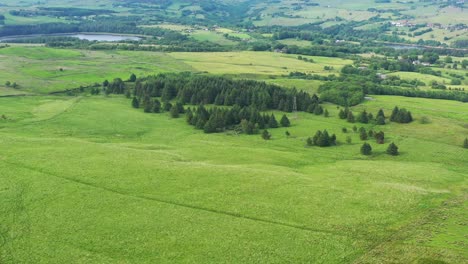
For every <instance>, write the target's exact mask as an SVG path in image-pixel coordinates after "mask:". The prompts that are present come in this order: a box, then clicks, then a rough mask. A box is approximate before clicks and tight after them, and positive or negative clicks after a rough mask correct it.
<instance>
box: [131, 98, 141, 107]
mask: <svg viewBox="0 0 468 264" xmlns="http://www.w3.org/2000/svg"><path fill="white" fill-rule="evenodd" d="M132 107H133V108H139V107H140V101H139V100H138V98H136V97H133V99H132Z"/></svg>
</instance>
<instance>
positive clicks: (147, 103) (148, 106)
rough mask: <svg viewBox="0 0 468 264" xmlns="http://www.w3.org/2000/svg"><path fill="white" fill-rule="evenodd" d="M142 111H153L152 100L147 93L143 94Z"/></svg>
mask: <svg viewBox="0 0 468 264" xmlns="http://www.w3.org/2000/svg"><path fill="white" fill-rule="evenodd" d="M143 111H145V113H151V111H153V102H152V101H151V98H150V97H149V96H148V95H145V97H144V98H143Z"/></svg>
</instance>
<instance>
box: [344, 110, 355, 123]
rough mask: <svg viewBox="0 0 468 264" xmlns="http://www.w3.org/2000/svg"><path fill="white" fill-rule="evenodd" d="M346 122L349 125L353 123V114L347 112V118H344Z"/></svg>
mask: <svg viewBox="0 0 468 264" xmlns="http://www.w3.org/2000/svg"><path fill="white" fill-rule="evenodd" d="M346 120H347V121H348V122H350V123H354V121H355V120H354V115H353V112H351V111H349V112H348V116H347V117H346Z"/></svg>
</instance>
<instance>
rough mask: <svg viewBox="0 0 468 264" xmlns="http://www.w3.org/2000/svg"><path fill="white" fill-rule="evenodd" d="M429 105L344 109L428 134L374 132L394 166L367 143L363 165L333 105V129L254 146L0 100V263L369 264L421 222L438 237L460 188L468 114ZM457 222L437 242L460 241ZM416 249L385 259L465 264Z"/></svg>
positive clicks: (296, 125)
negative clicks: (424, 121) (390, 149)
mask: <svg viewBox="0 0 468 264" xmlns="http://www.w3.org/2000/svg"><path fill="white" fill-rule="evenodd" d="M436 102H437V105H435V104H434V101H433V100H425V99H416V98H400V97H384V96H377V97H375V98H374V100H373V101H370V102H367V103H365V104H364V105H363V106H360V107H358V108H355V109H353V110H355V111H358V110H359V109H362V108H366V109H368V110H369V111H373V112H374V111H376V110H377V109H378V108H380V107H384V109H385V110H386V111H385V112H386V114H387V115H388V114H389V113H390V112H389V111H390V109H391V108H392V107H393V106H394V104H398V105H399V106H401V107H406V108H409V109H411V110H412V111H413V112H414V115H415V117H416V118H418V117H420V116H421V115H428V116H430V117H431V118H432V121H433V122H432V123H431V124H429V125H419V124H417V123H413V124H408V125H399V124H390V125H386V126H383V127H381V129H384V131H385V133H386V136H387V142H390V141H395V142H396V143H397V145H398V146H399V147H400V150H401V152H402V155H401V156H399V157H389V156H387V155H385V154H384V151H385V147H386V146H385V145H377V144H375V143H373V142H372V141H370V142H371V144H372V146H373V147H374V155H372V156H371V157H363V156H361V155H360V154H359V147H360V145H361V144H362V143H361V142H360V141H359V139H358V135H357V134H355V133H348V134H343V133H342V132H341V128H342V127H348V129H350V128H351V126H352V125H351V124H349V123H346V122H344V121H342V120H339V119H338V118H337V116H336V115H337V109H336V107H335V106H333V105H326V107H327V108H328V110H329V111H330V113H331V117H329V118H325V117H322V116H315V115H311V114H305V113H300V114H299V115H298V119H293V115H292V114H290V115H289V116H290V117H291V119H292V127H290V128H288V129H287V130H289V131H290V132H291V135H292V137H290V138H287V137H286V136H284V132H285V130H286V129H285V128H280V129H274V130H271V131H270V132H271V133H272V135H273V138H272V140H271V141H264V140H262V139H261V138H260V136H259V135H253V136H245V135H241V136H230V135H227V134H214V135H207V134H203V133H202V132H200V131H197V130H194V129H193V128H192V127H190V126H188V125H187V124H186V123H185V121H184V120H183V118H181V119H171V118H169V117H168V115H167V114H144V113H143V112H142V110H136V109H132V108H131V107H130V101H129V100H128V99H125V98H123V97H113V96H112V97H108V98H106V97H101V96H98V97H81V98H66V97H63V98H62V97H24V98H0V114H1V113H3V114H5V115H6V116H7V117H8V118H9V119H8V120H6V121H5V120H0V128H1V129H0V135H1V137H0V146H1V148H0V172H1V173H0V182H1V185H0V186H2V187H1V191H0V199H1V200H2V203H0V212H1V214H0V223H2V225H1V227H2V229H1V230H2V237H3V239H4V240H3V241H4V243H3V244H2V246H1V247H0V257H1V258H0V259H1V260H2V263H3V262H6V263H25V262H26V263H39V262H62V263H63V262H87V263H111V262H112V263H115V262H124V263H126V262H131V263H154V262H158V263H161V262H166V263H169V262H172V263H173V262H197V263H220V262H224V263H233V262H263V261H265V262H269V263H284V262H289V261H292V262H296V263H300V262H302V263H304V262H309V261H310V260H314V261H317V262H322V263H350V262H353V261H357V262H359V261H361V262H366V260H367V262H370V263H378V262H380V260H382V259H385V258H384V257H383V256H386V255H385V253H388V252H392V250H393V247H392V246H393V244H392V245H388V248H387V247H382V245H386V244H385V243H389V241H393V240H391V239H390V238H392V237H394V236H395V234H400V232H404V231H405V230H407V229H408V228H409V227H411V226H412V225H414V224H415V223H420V222H421V221H422V219H429V220H428V221H433V224H431V226H438V225H440V224H439V223H444V221H443V220H440V219H438V218H435V217H431V216H432V215H431V214H432V212H433V210H438V208H439V207H440V206H441V204H442V202H443V201H447V200H448V201H451V200H453V199H460V198H457V197H460V196H461V195H462V192H463V190H464V189H463V188H466V176H467V174H466V169H467V165H466V159H467V157H468V153H467V152H466V151H465V150H463V149H461V148H460V147H459V143H460V142H459V140H460V139H461V138H462V137H464V136H468V133H467V130H466V128H463V127H462V126H460V124H463V123H466V122H468V119H467V116H468V115H467V113H468V109H467V107H466V105H464V104H462V103H458V102H452V101H443V100H441V101H436ZM276 114H277V116H279V115H280V114H281V113H276ZM366 127H370V125H366ZM317 129H328V131H330V132H332V133H336V134H337V136H338V142H339V146H336V147H332V148H323V149H322V148H316V147H312V148H306V147H304V145H305V138H306V137H308V136H311V135H313V133H315V131H316V130H317ZM447 130H449V131H452V133H453V135H452V136H448V135H445V134H444V133H445V131H447ZM347 135H350V136H351V137H352V138H353V143H352V144H346V143H344V139H345V137H346V136H347ZM465 190H466V189H465ZM462 209H463V207H462V208H460V209H456V210H455V211H456V212H460V210H462ZM457 214H458V213H454V214H453V215H454V217H457ZM456 219H459V218H458V217H457V218H456ZM450 221H452V220H450ZM458 223H459V222H458V221H457V220H454V221H453V223H452V222H451V224H449V225H448V227H447V228H452V227H455V228H457V230H461V231H462V232H465V231H466V228H464V227H460V226H459V224H458ZM426 227H427V225H426V226H421V227H419V228H420V230H423V231H425V230H428V231H430V230H431V229H426ZM458 227H460V228H463V229H458ZM442 228H443V227H442ZM441 230H443V229H441ZM464 230H465V231H464ZM465 234H466V233H465ZM412 235H413V234H410V236H409V237H411V236H412ZM427 235H428V236H429V237H434V239H435V241H440V239H442V238H439V237H438V236H437V234H436V233H432V232H429V233H428V234H427ZM447 235H448V236H450V233H447ZM389 239H390V240H389ZM453 239H455V240H460V239H461V241H464V240H466V239H465V238H463V237H461V238H460V236H454V237H453ZM401 241H403V240H398V241H396V243H398V242H401ZM398 246H400V247H405V248H408V246H407V245H406V244H398ZM411 249H413V250H414V251H412V252H411V253H408V254H397V255H392V257H393V258H395V259H396V260H397V261H396V262H399V263H407V262H410V261H413V260H414V259H415V258H416V259H418V258H423V257H429V258H435V259H439V258H440V259H442V260H445V261H448V262H454V263H461V262H463V261H464V260H466V252H464V250H463V248H460V247H456V246H455V247H448V246H444V245H443V243H442V246H440V242H439V246H438V247H431V248H426V247H424V248H423V249H419V248H411ZM375 250H379V252H380V254H373V253H374V252H375ZM423 252H425V253H430V254H428V255H422V253H423ZM442 253H443V254H442Z"/></svg>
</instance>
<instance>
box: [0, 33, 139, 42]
mask: <svg viewBox="0 0 468 264" xmlns="http://www.w3.org/2000/svg"><path fill="white" fill-rule="evenodd" d="M37 37H72V38H78V39H82V40H89V41H103V42H104V41H105V42H118V41H124V40H133V41H138V40H141V38H140V37H135V36H127V35H116V34H87V33H74V34H72V33H71V34H45V35H28V36H9V37H2V38H0V42H8V41H12V40H19V39H28V38H37Z"/></svg>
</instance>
